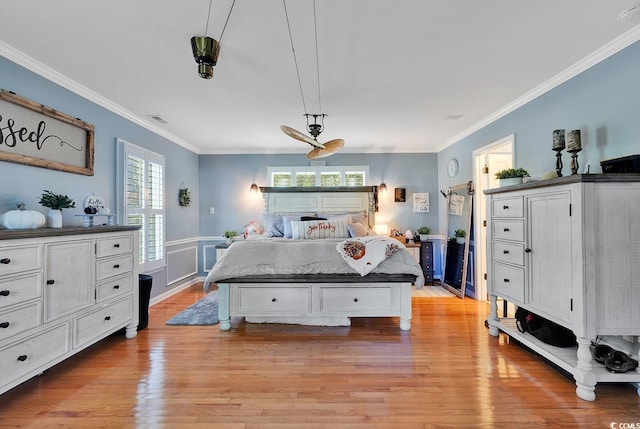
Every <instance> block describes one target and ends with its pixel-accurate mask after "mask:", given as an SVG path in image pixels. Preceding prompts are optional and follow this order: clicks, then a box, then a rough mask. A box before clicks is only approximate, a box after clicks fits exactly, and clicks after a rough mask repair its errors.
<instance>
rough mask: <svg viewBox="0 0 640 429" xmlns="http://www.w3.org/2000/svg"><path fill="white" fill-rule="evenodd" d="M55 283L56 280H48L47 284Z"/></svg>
mask: <svg viewBox="0 0 640 429" xmlns="http://www.w3.org/2000/svg"><path fill="white" fill-rule="evenodd" d="M54 283H55V280H47V284H48V285H52V284H54Z"/></svg>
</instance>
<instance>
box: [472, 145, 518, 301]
mask: <svg viewBox="0 0 640 429" xmlns="http://www.w3.org/2000/svg"><path fill="white" fill-rule="evenodd" d="M514 145H515V134H510V135H508V136H505V137H503V138H501V139H499V140H496V141H494V142H492V143H489V144H488V145H486V146H483V147H481V148H479V149H476V150H474V151H473V182H474V184H475V186H474V187H475V191H476V192H475V195H474V197H475V198H474V199H473V204H474V207H473V212H474V216H473V222H474V225H473V230H474V237H473V239H474V265H475V267H476V270H475V279H474V280H475V282H474V283H475V289H476V290H475V292H476V299H477V300H480V301H485V300H487V298H488V295H487V293H488V292H487V280H486V279H485V273H487V238H486V230H487V229H486V226H485V225H483V222H484V221H485V220H486V218H487V214H486V209H485V207H486V201H487V197H486V196H485V194H484V192H483V190H484V189H486V188H487V186H488V183H489V182H488V179H489V176H488V174H487V173H485V171H484V170H485V156H486V155H487V154H489V153H491V152H492V151H493V150H496V149H498V148H499V147H500V152H501V153H505V152H506V153H508V152H509V149H510V152H511V163H512V165H515V156H514V154H515V151H514ZM505 149H507V150H506V151H505Z"/></svg>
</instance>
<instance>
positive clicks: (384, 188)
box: [378, 182, 387, 193]
mask: <svg viewBox="0 0 640 429" xmlns="http://www.w3.org/2000/svg"><path fill="white" fill-rule="evenodd" d="M378 191H379V192H380V193H385V192H387V184H386V183H384V182H382V183H381V184H380V186H379V187H378Z"/></svg>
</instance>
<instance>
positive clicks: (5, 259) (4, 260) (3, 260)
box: [0, 258, 11, 265]
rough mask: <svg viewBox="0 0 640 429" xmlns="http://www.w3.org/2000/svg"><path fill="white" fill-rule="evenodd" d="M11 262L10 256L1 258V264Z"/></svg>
mask: <svg viewBox="0 0 640 429" xmlns="http://www.w3.org/2000/svg"><path fill="white" fill-rule="evenodd" d="M10 262H11V259H9V258H2V259H0V264H5V265H6V264H9V263H10Z"/></svg>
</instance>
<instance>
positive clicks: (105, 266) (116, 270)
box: [96, 255, 133, 281]
mask: <svg viewBox="0 0 640 429" xmlns="http://www.w3.org/2000/svg"><path fill="white" fill-rule="evenodd" d="M132 267H133V257H132V256H131V255H123V256H118V257H115V258H109V259H103V260H100V261H98V262H97V264H96V278H97V280H98V281H100V280H104V279H108V278H109V277H113V276H117V275H119V274H124V273H128V272H130V271H131V269H132Z"/></svg>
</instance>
